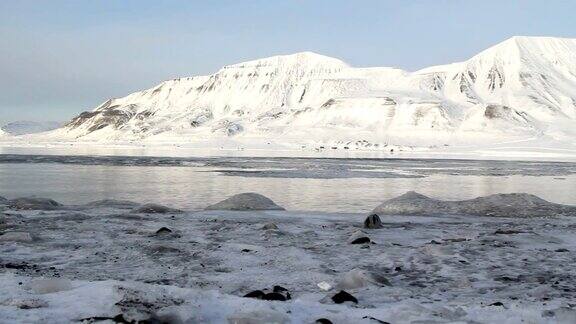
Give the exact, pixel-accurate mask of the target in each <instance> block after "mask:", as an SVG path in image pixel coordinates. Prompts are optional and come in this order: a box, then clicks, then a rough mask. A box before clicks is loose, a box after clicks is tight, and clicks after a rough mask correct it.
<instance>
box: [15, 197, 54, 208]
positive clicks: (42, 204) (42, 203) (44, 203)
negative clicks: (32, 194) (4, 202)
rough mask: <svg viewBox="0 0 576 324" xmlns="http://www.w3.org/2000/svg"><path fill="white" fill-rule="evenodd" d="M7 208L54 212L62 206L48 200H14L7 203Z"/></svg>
mask: <svg viewBox="0 0 576 324" xmlns="http://www.w3.org/2000/svg"><path fill="white" fill-rule="evenodd" d="M8 207H9V208H12V209H18V210H55V209H59V208H61V207H62V205H61V204H60V203H58V202H56V201H54V200H52V199H48V198H16V199H13V200H10V201H8Z"/></svg>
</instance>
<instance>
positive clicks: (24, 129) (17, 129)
mask: <svg viewBox="0 0 576 324" xmlns="http://www.w3.org/2000/svg"><path fill="white" fill-rule="evenodd" d="M60 126H62V123H59V122H36V121H28V120H20V121H15V122H11V123H8V124H6V125H4V126H2V127H1V128H0V129H1V130H2V131H4V132H5V133H7V134H10V135H25V134H35V133H42V132H46V131H51V130H54V129H56V128H58V127H60Z"/></svg>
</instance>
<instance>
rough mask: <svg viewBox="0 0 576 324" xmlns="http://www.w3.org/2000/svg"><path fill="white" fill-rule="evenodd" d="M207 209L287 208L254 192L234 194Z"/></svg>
mask: <svg viewBox="0 0 576 324" xmlns="http://www.w3.org/2000/svg"><path fill="white" fill-rule="evenodd" d="M206 210H285V209H284V208H282V207H280V206H278V205H276V203H274V201H272V199H270V198H268V197H265V196H263V195H261V194H257V193H254V192H246V193H241V194H238V195H234V196H232V197H230V198H228V199H225V200H223V201H221V202H219V203H217V204H214V205H210V206H208V207H206Z"/></svg>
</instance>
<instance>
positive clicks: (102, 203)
mask: <svg viewBox="0 0 576 324" xmlns="http://www.w3.org/2000/svg"><path fill="white" fill-rule="evenodd" d="M84 206H86V207H90V208H118V209H132V208H136V207H137V206H138V203H135V202H132V201H129V200H116V199H103V200H97V201H93V202H89V203H87V204H86V205H84Z"/></svg>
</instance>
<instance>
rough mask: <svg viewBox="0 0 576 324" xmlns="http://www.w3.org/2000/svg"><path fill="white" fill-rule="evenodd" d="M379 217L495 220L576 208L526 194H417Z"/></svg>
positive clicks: (391, 204)
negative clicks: (453, 197) (452, 196)
mask: <svg viewBox="0 0 576 324" xmlns="http://www.w3.org/2000/svg"><path fill="white" fill-rule="evenodd" d="M373 213H374V214H377V215H442V214H445V215H446V214H448V215H473V216H492V217H552V216H561V215H563V216H576V206H567V205H560V204H555V203H551V202H548V201H546V200H544V199H541V198H539V197H537V196H534V195H530V194H526V193H511V194H495V195H490V196H486V197H478V198H474V199H469V200H461V201H443V200H437V199H432V198H429V197H426V196H424V195H422V194H419V193H417V192H414V191H409V192H407V193H405V194H404V195H402V196H399V197H396V198H393V199H390V200H387V201H385V202H384V203H382V204H381V205H379V206H378V207H376V208H375V209H374V210H373Z"/></svg>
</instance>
